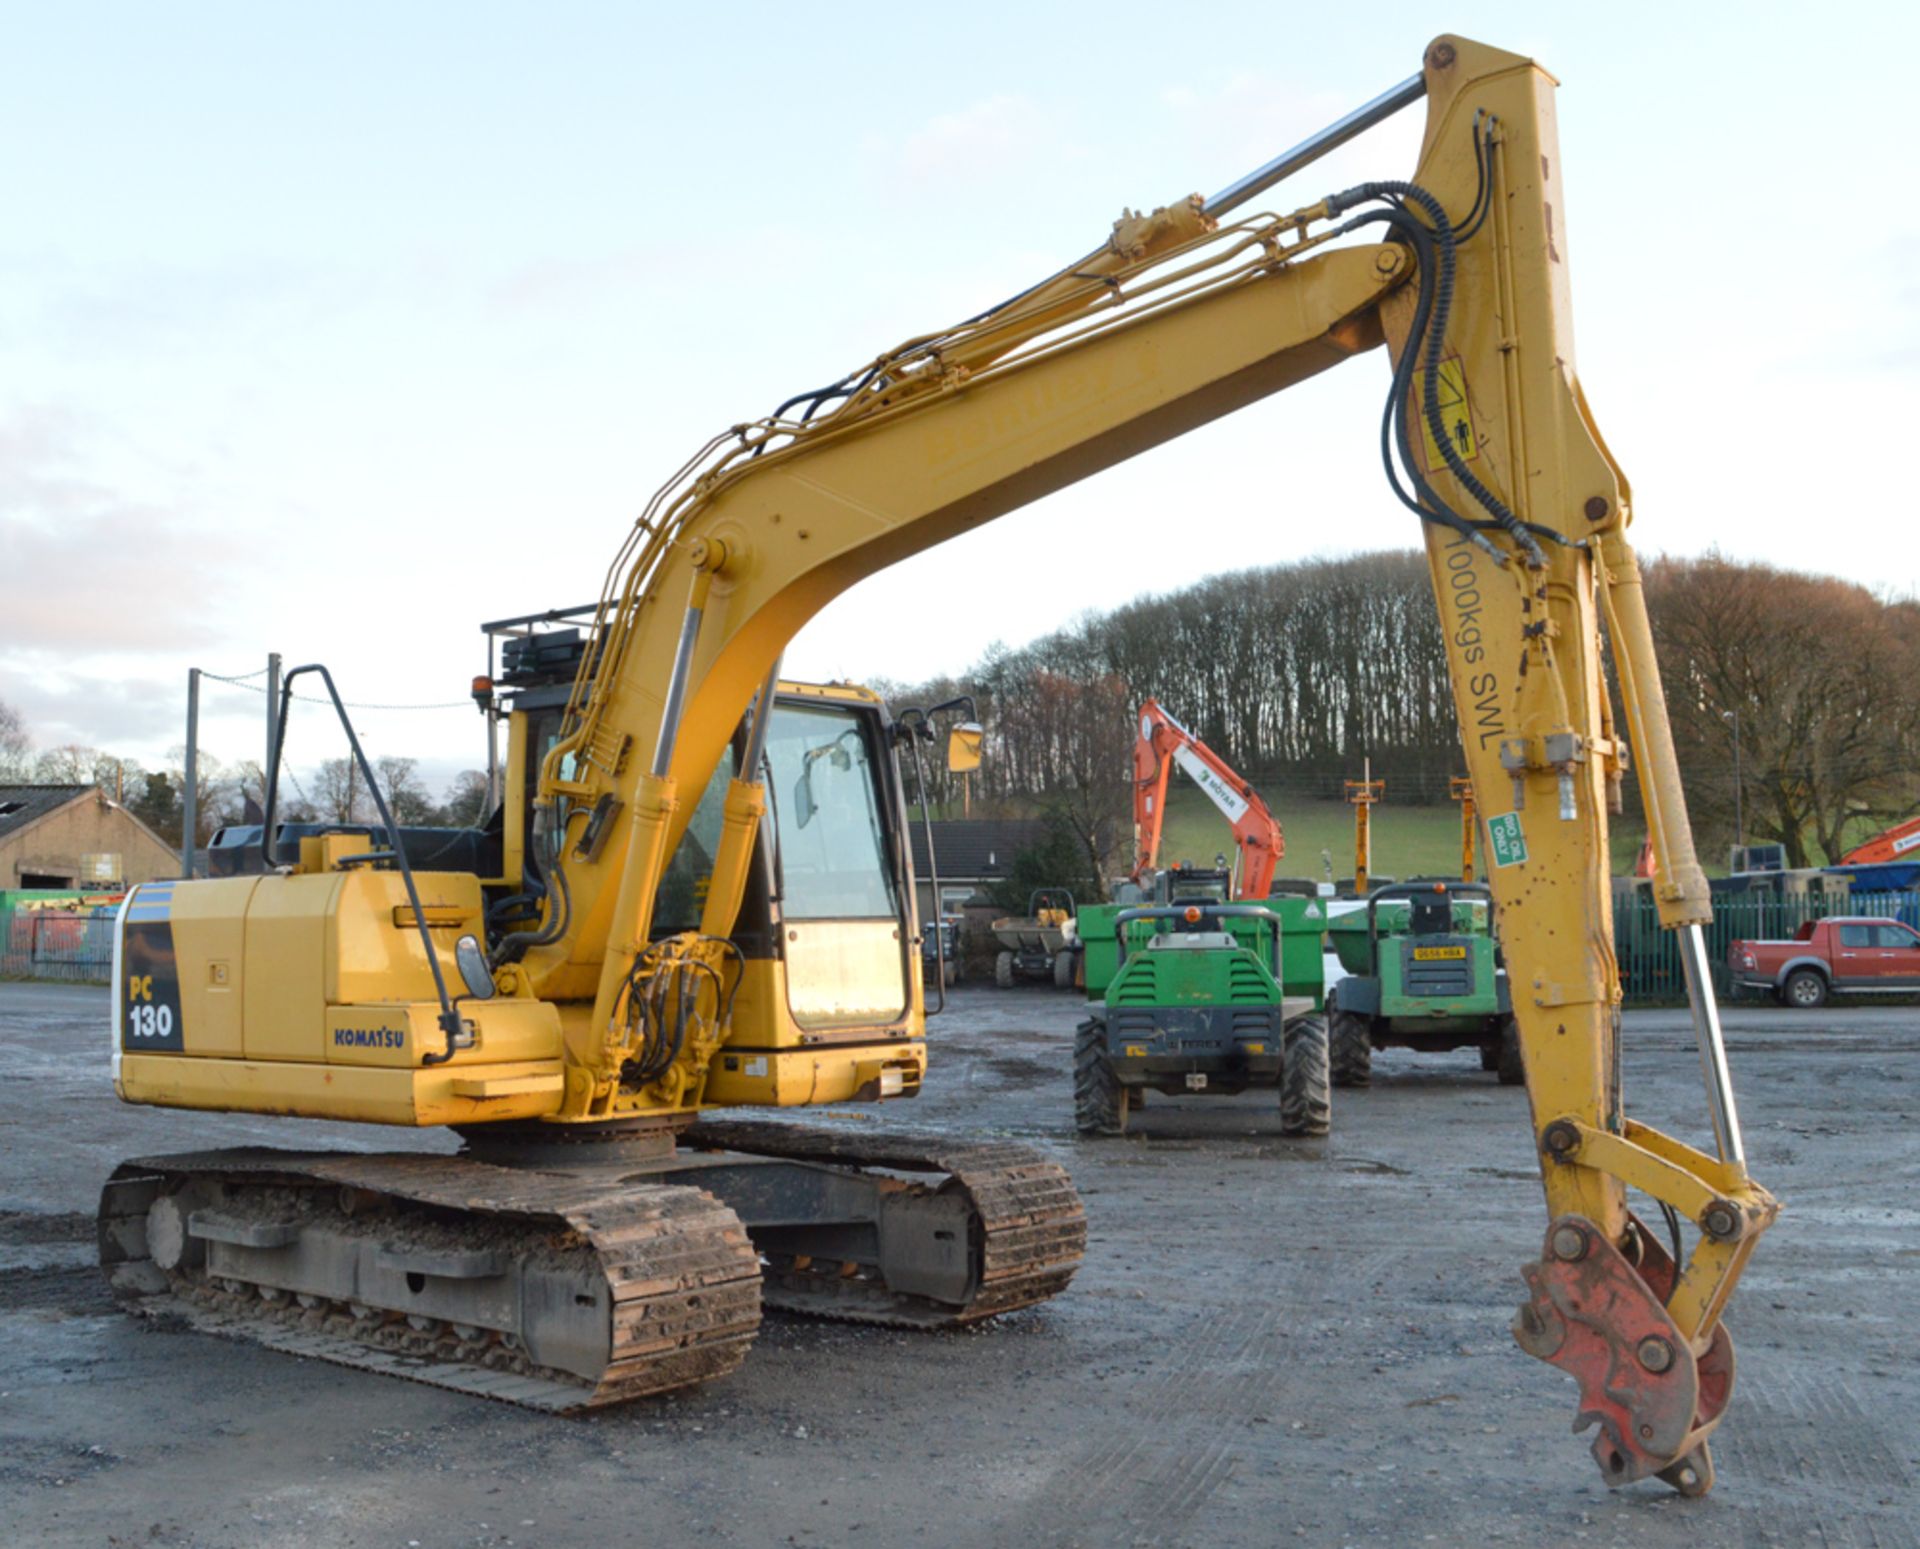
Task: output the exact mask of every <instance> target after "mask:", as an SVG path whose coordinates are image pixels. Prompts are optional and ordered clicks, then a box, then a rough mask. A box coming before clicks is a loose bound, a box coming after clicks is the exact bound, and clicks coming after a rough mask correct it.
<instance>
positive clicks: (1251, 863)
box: [1133, 699, 1287, 899]
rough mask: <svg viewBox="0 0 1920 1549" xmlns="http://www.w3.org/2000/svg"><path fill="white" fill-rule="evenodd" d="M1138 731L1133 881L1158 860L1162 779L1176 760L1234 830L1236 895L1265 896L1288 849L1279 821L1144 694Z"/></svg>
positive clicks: (1163, 815) (1163, 800)
mask: <svg viewBox="0 0 1920 1549" xmlns="http://www.w3.org/2000/svg"><path fill="white" fill-rule="evenodd" d="M1138 730H1139V735H1138V736H1137V737H1136V738H1135V739H1134V744H1133V832H1134V844H1135V860H1134V865H1133V878H1134V880H1135V881H1136V882H1137V881H1139V880H1140V878H1141V877H1142V876H1143V875H1144V874H1145V873H1147V872H1149V871H1152V870H1153V869H1154V867H1155V866H1157V865H1158V864H1159V862H1160V837H1161V834H1162V833H1163V832H1164V830H1165V826H1166V820H1167V812H1166V808H1167V779H1168V777H1169V776H1170V775H1171V774H1172V773H1173V766H1174V765H1175V764H1178V765H1179V766H1180V767H1181V768H1182V769H1184V770H1185V771H1186V772H1187V775H1188V777H1189V778H1190V779H1191V780H1192V781H1193V783H1194V784H1195V785H1197V786H1199V787H1200V789H1201V790H1203V791H1205V792H1206V794H1207V800H1208V801H1210V802H1212V803H1213V804H1214V806H1215V807H1217V808H1219V810H1220V815H1221V816H1222V817H1223V818H1225V819H1226V820H1227V822H1228V824H1229V825H1230V826H1231V827H1232V829H1233V839H1234V844H1235V845H1236V846H1237V847H1238V850H1239V854H1240V865H1239V866H1238V868H1236V869H1237V873H1238V876H1239V886H1238V889H1237V891H1236V893H1235V897H1238V898H1243V899H1246V898H1265V897H1266V896H1267V894H1268V892H1269V891H1270V890H1271V888H1272V886H1273V871H1274V867H1275V866H1277V865H1278V864H1279V862H1280V857H1281V856H1283V855H1285V854H1286V853H1287V841H1286V838H1285V836H1284V835H1282V833H1281V832H1280V820H1279V819H1278V818H1276V817H1275V816H1274V815H1273V811H1272V809H1271V808H1269V807H1268V806H1267V804H1266V802H1264V801H1263V800H1261V798H1260V793H1259V792H1258V791H1256V790H1255V789H1254V788H1253V787H1252V786H1251V785H1249V784H1248V783H1247V782H1246V781H1245V780H1243V779H1241V778H1240V776H1239V775H1237V774H1235V773H1234V771H1233V767H1232V766H1231V765H1230V764H1228V762H1227V761H1226V760H1225V759H1224V758H1222V757H1221V756H1220V755H1219V754H1218V753H1216V752H1214V751H1213V749H1212V748H1210V747H1208V746H1207V745H1206V744H1205V743H1204V742H1202V741H1201V740H1200V739H1199V738H1198V737H1196V736H1194V734H1193V733H1192V732H1190V731H1188V730H1187V729H1186V727H1184V726H1182V725H1181V724H1180V723H1179V722H1178V721H1176V720H1175V719H1174V718H1173V717H1172V716H1171V715H1169V714H1168V713H1167V711H1166V710H1165V709H1164V708H1163V707H1162V706H1161V704H1160V702H1159V700H1157V699H1149V700H1148V701H1147V702H1146V703H1145V704H1143V705H1142V706H1141V707H1140V716H1139V722H1138Z"/></svg>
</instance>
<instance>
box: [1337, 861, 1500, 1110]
mask: <svg viewBox="0 0 1920 1549" xmlns="http://www.w3.org/2000/svg"><path fill="white" fill-rule="evenodd" d="M1492 914H1493V895H1492V893H1491V892H1490V891H1489V890H1488V889H1487V888H1486V887H1485V886H1484V885H1482V884H1480V883H1477V882H1408V883H1401V884H1399V885H1398V886H1394V887H1383V888H1381V889H1379V891H1377V892H1375V893H1373V894H1371V895H1370V896H1369V897H1368V899H1367V901H1366V905H1365V907H1364V908H1355V909H1353V910H1351V911H1349V912H1347V913H1345V914H1339V915H1335V916H1334V917H1333V918H1332V919H1330V920H1329V921H1328V922H1327V940H1328V941H1329V943H1330V944H1331V945H1332V947H1333V950H1334V952H1335V953H1336V954H1337V955H1338V956H1339V959H1340V966H1341V967H1342V968H1344V969H1346V971H1347V973H1348V975H1349V977H1347V978H1345V979H1342V980H1340V982H1339V983H1338V984H1336V985H1335V986H1334V988H1333V991H1332V993H1331V994H1330V996H1329V997H1328V1002H1327V1012H1328V1025H1329V1035H1328V1042H1329V1046H1330V1054H1331V1057H1332V1062H1333V1084H1334V1085H1335V1086H1344V1087H1361V1086H1366V1085H1367V1084H1368V1083H1369V1082H1371V1081H1372V1079H1373V1051H1374V1050H1375V1049H1378V1048H1384V1047H1387V1046H1389V1045H1399V1046H1401V1047H1403V1048H1408V1049H1416V1050H1420V1051H1423V1052H1427V1053H1438V1052H1441V1051H1444V1050H1448V1049H1464V1048H1474V1049H1478V1050H1479V1051H1480V1068H1481V1069H1482V1070H1487V1071H1493V1072H1495V1073H1496V1074H1497V1075H1498V1076H1499V1079H1500V1084H1501V1085H1502V1086H1519V1085H1521V1084H1522V1083H1524V1081H1525V1080H1526V1076H1525V1073H1524V1071H1523V1070H1522V1068H1521V1064H1520V1035H1519V1030H1518V1028H1517V1027H1516V1026H1515V1025H1514V1020H1513V1002H1512V1000H1511V998H1510V996H1509V994H1508V990H1507V974H1506V969H1505V968H1504V967H1502V966H1501V963H1500V953H1499V947H1498V945H1497V943H1496V942H1495V940H1494V936H1493V931H1492Z"/></svg>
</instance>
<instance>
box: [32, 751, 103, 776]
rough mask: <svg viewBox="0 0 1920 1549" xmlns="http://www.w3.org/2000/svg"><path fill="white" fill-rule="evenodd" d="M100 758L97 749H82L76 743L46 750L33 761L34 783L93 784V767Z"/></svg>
mask: <svg viewBox="0 0 1920 1549" xmlns="http://www.w3.org/2000/svg"><path fill="white" fill-rule="evenodd" d="M101 756H102V755H101V753H100V751H99V750H98V749H97V748H89V747H82V746H81V745H80V744H79V743H77V742H69V743H64V744H62V745H61V746H60V747H57V748H48V749H47V750H46V752H44V753H42V754H41V755H40V756H39V757H38V758H36V759H35V760H34V761H33V778H34V783H35V784H37V785H91V784H93V766H94V764H95V762H96V761H98V760H99V759H100V757H101Z"/></svg>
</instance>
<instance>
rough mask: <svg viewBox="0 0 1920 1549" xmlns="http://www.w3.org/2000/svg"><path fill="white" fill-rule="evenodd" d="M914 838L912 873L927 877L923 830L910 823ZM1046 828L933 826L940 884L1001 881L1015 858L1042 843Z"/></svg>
mask: <svg viewBox="0 0 1920 1549" xmlns="http://www.w3.org/2000/svg"><path fill="white" fill-rule="evenodd" d="M907 827H908V831H909V832H910V833H911V834H912V835H913V872H914V875H915V876H917V877H924V876H926V875H927V835H926V829H925V828H924V827H923V826H922V825H921V824H920V823H919V822H918V821H917V820H916V821H912V822H909V824H908V825H907ZM1046 836H1047V825H1046V823H1045V821H1044V820H1042V819H1039V818H968V819H957V820H955V821H953V822H947V823H935V824H934V825H933V846H934V853H935V854H936V855H937V856H938V858H939V861H940V880H941V881H942V882H975V881H984V880H986V879H989V878H993V877H1004V876H1005V875H1006V874H1007V872H1008V870H1009V869H1010V868H1011V867H1012V865H1013V858H1014V856H1016V855H1018V854H1019V853H1020V852H1021V851H1022V850H1025V849H1028V848H1030V847H1031V846H1033V845H1036V844H1039V843H1041V842H1042V841H1043V840H1044V839H1045V838H1046Z"/></svg>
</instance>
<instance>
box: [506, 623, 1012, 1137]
mask: <svg viewBox="0 0 1920 1549" xmlns="http://www.w3.org/2000/svg"><path fill="white" fill-rule="evenodd" d="M551 617H554V615H544V614H543V615H538V616H537V618H538V619H540V620H546V619H549V618H551ZM532 622H533V621H531V620H508V621H503V622H502V623H500V624H493V625H488V626H485V627H486V629H487V630H488V631H489V632H498V631H504V630H507V629H515V628H528V627H529V626H530V625H531V624H532ZM585 649H586V647H585V643H584V641H583V639H582V637H581V632H580V631H579V630H577V629H572V628H555V629H544V630H538V631H537V632H533V633H529V634H524V635H516V636H510V637H509V638H508V639H507V641H506V644H505V647H504V649H503V650H502V652H501V671H500V674H499V676H498V678H497V680H495V684H494V686H495V703H494V707H493V710H492V712H491V713H493V714H496V715H498V716H500V717H501V718H502V719H503V720H504V722H505V724H506V728H507V760H506V777H505V794H504V798H503V801H502V804H501V805H502V808H503V811H504V812H505V814H506V821H505V825H504V826H505V828H506V829H507V832H508V833H509V835H510V836H512V837H511V838H510V840H509V843H508V845H507V852H508V854H509V855H516V856H519V857H521V858H522V869H521V870H520V872H519V873H517V874H513V875H506V876H502V877H500V878H497V879H493V881H494V886H495V887H496V888H497V889H498V890H499V891H500V893H501V898H502V903H501V904H500V905H499V907H501V908H502V909H503V911H507V912H505V913H504V914H503V922H502V923H503V925H505V926H513V925H514V921H515V918H516V915H515V914H514V913H513V912H512V911H516V910H518V911H525V910H527V909H528V908H529V907H531V909H532V912H533V913H537V912H538V909H537V905H538V901H539V899H540V898H541V897H542V896H543V888H544V883H543V881H542V879H541V877H540V874H539V869H538V863H537V861H536V860H535V855H536V853H537V851H538V849H539V847H538V846H530V845H527V844H526V843H525V842H524V840H523V839H522V837H521V836H525V835H528V834H530V833H531V832H532V828H533V824H534V814H535V810H536V802H535V796H536V791H535V785H536V784H537V778H536V777H537V774H538V771H539V768H540V764H541V761H542V760H543V759H544V758H545V756H546V754H547V752H548V750H549V749H551V748H552V747H553V745H554V744H555V742H556V741H557V740H558V739H559V737H560V735H561V732H562V721H563V718H564V715H565V712H566V707H567V702H568V698H569V695H570V694H571V692H572V690H573V686H574V681H575V677H576V674H577V672H578V670H579V665H580V660H581V656H582V654H583V653H584V651H585ZM954 730H955V731H963V730H968V728H959V727H956V728H954ZM972 730H977V728H973V729H972ZM745 742H746V735H745V730H744V727H743V728H742V730H741V731H740V732H739V733H737V734H736V736H735V737H734V739H733V741H732V743H731V744H729V746H728V747H727V748H726V749H725V750H724V751H723V752H722V754H721V757H720V761H719V763H718V764H717V766H716V767H715V769H714V771H713V774H712V776H711V777H710V778H709V780H708V781H707V784H706V787H705V788H704V789H703V790H702V791H701V792H700V793H699V795H698V797H697V799H694V800H693V801H692V802H691V803H690V806H691V816H690V818H689V820H688V823H687V826H686V831H685V833H684V834H683V835H682V836H681V838H680V841H679V843H678V844H677V845H676V846H675V847H674V850H673V852H672V854H671V855H670V856H669V857H668V859H667V862H666V864H665V867H664V868H663V870H662V873H661V879H660V885H659V888H658V890H657V893H656V897H655V900H654V909H653V919H652V928H651V931H650V935H651V938H652V939H653V940H655V941H664V940H668V939H670V938H672V937H674V936H676V935H679V934H681V933H682V932H686V931H693V930H697V929H698V928H699V926H700V922H701V915H702V912H703V909H704V907H705V905H706V901H707V894H708V890H709V887H710V885H711V881H712V877H713V869H714V863H715V859H716V857H717V855H718V853H719V849H720V842H721V830H722V823H723V818H724V809H725V799H726V793H727V789H728V786H729V784H730V783H731V782H732V781H733V780H734V779H735V778H736V777H738V776H739V775H740V773H741V771H740V769H739V767H738V766H739V764H740V762H741V760H742V758H743V756H744V748H745ZM898 742H899V739H898V738H896V736H895V735H894V730H893V722H892V720H891V718H890V717H889V715H888V713H887V707H886V705H885V703H884V702H883V701H882V700H881V699H880V697H879V696H878V695H876V694H874V693H873V692H872V691H870V690H868V689H865V688H859V687H856V686H853V685H850V684H831V685H818V684H802V683H794V682H786V681H782V682H781V683H780V684H779V685H778V689H777V692H776V694H775V698H774V709H773V716H772V719H771V721H770V723H769V726H768V730H767V735H766V737H765V739H764V746H763V752H762V757H761V767H760V769H759V770H758V771H756V772H757V773H758V774H759V775H760V777H761V779H762V781H763V783H764V785H765V788H766V790H767V791H768V793H769V799H768V805H767V812H766V815H765V817H764V818H763V819H762V822H761V824H760V830H759V833H758V835H757V836H756V838H755V840H754V845H753V856H752V861H751V863H750V867H749V877H750V879H751V880H750V882H749V884H748V886H747V889H746V892H745V894H744V896H743V898H742V902H741V906H740V911H739V916H738V919H737V922H736V924H735V926H734V929H733V931H732V933H731V936H730V938H729V939H730V940H731V941H732V943H733V945H734V947H735V948H737V949H738V951H739V953H740V955H741V961H742V965H743V966H742V976H741V980H740V986H739V990H738V992H737V997H736V1000H735V1005H734V1011H733V1016H732V1019H731V1031H730V1034H729V1036H728V1038H727V1040H726V1043H725V1045H724V1046H723V1048H722V1049H721V1051H720V1053H719V1056H718V1058H716V1059H715V1061H714V1063H713V1066H712V1068H711V1070H710V1072H709V1075H708V1079H707V1087H706V1094H705V1098H706V1101H707V1102H709V1103H713V1104H744V1105H766V1106H775V1107H779V1106H791V1105H795V1104H800V1103H806V1102H820V1101H834V1100H846V1099H849V1098H858V1099H864V1100H873V1099H879V1098H892V1097H912V1096H914V1095H915V1094H917V1093H918V1091H919V1090H920V1080H921V1075H922V1073H923V1071H924V1070H925V1067H926V1046H925V1025H924V1021H923V1010H922V1007H923V1000H922V988H921V978H920V974H921V954H920V952H919V950H918V945H917V944H918V942H919V939H920V938H919V932H918V927H917V923H916V909H915V899H914V886H913V880H914V879H913V874H912V859H911V853H910V846H909V845H908V843H907V829H906V824H907V809H906V804H905V799H904V787H903V781H902V779H901V771H900V767H899V762H898V758H897V756H896V749H897V746H898ZM500 939H501V937H500V935H499V934H498V933H496V936H495V939H494V940H493V941H492V942H490V943H489V945H490V946H492V947H494V948H496V949H497V948H498V945H499V942H500Z"/></svg>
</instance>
